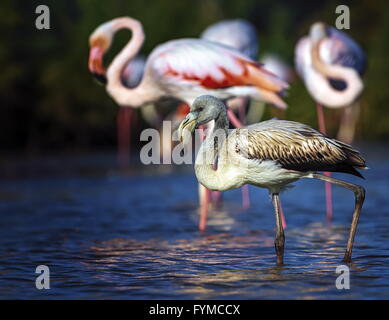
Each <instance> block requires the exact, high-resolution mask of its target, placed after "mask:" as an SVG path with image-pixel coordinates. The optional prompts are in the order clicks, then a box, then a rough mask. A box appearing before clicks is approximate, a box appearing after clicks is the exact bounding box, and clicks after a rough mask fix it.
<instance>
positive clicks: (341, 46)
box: [295, 22, 366, 221]
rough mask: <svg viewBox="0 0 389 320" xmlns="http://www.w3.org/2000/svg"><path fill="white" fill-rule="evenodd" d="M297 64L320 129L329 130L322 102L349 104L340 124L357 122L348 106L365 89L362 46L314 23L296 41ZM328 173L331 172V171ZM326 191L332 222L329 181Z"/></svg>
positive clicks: (326, 103) (328, 217)
mask: <svg viewBox="0 0 389 320" xmlns="http://www.w3.org/2000/svg"><path fill="white" fill-rule="evenodd" d="M295 64H296V69H297V72H298V73H299V75H300V76H301V78H302V79H303V80H304V83H305V86H306V87H307V90H308V92H309V93H310V94H311V96H312V97H313V98H314V100H315V101H316V102H317V104H316V107H317V116H318V123H319V130H320V131H321V132H322V133H324V134H325V133H326V126H325V118H324V111H323V105H324V106H326V107H328V108H343V107H348V108H347V109H346V110H347V111H346V112H345V114H346V117H343V123H342V124H341V125H340V127H341V128H342V127H344V126H345V125H346V124H347V123H349V124H353V125H355V122H356V119H355V117H356V116H357V110H355V112H351V113H350V111H349V110H350V107H349V106H351V105H352V104H353V103H354V102H355V101H356V100H357V99H358V97H359V95H360V94H361V92H362V90H363V81H362V79H361V75H362V74H363V73H364V71H365V68H366V57H365V54H364V52H363V50H362V49H361V47H360V46H359V45H358V44H357V43H356V42H355V41H354V40H353V39H351V38H350V37H349V36H347V35H346V34H345V33H344V32H341V31H339V30H337V29H335V28H332V27H330V26H328V25H326V24H324V23H322V22H317V23H315V24H313V25H312V26H311V29H310V33H309V36H307V37H304V38H302V39H300V41H299V42H298V43H297V45H296V49H295ZM354 107H355V106H354ZM353 109H358V107H355V108H353ZM350 116H351V117H352V116H354V119H350ZM349 132H351V135H349V136H348V138H347V139H345V140H348V141H346V142H348V143H351V141H352V138H353V136H354V128H353V129H352V130H349ZM350 140H351V141H350ZM326 174H327V175H328V176H329V175H330V173H329V172H328V173H326ZM325 190H326V208H327V220H328V221H331V220H332V215H333V210H332V190H331V185H330V184H329V183H328V182H326V189H325Z"/></svg>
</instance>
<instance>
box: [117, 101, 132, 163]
mask: <svg viewBox="0 0 389 320" xmlns="http://www.w3.org/2000/svg"><path fill="white" fill-rule="evenodd" d="M133 114H134V110H133V109H131V108H126V107H120V108H119V111H118V114H117V135H118V161H119V166H120V167H121V168H122V169H125V168H127V167H128V164H129V161H130V156H129V155H130V151H131V120H132V117H133Z"/></svg>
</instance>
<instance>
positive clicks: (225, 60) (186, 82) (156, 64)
mask: <svg viewBox="0 0 389 320" xmlns="http://www.w3.org/2000/svg"><path fill="white" fill-rule="evenodd" d="M124 28H126V29H130V30H131V31H132V38H131V40H130V41H129V43H128V44H127V45H126V46H125V47H124V48H123V49H122V50H121V51H120V53H119V54H118V55H117V56H116V57H115V58H114V59H113V61H112V63H111V64H110V66H109V67H108V69H107V72H106V74H105V69H104V67H103V56H104V54H105V52H106V51H107V50H108V49H109V47H110V45H111V41H112V37H113V35H114V34H115V33H116V32H117V31H118V30H120V29H124ZM144 37H145V36H144V32H143V28H142V25H141V23H140V22H139V21H137V20H135V19H133V18H130V17H122V18H117V19H113V20H111V21H108V22H106V23H104V24H102V25H100V26H99V27H98V28H97V29H96V30H95V31H94V32H93V33H92V35H91V36H90V38H89V42H90V47H91V50H90V58H89V67H90V71H91V72H92V74H94V75H95V76H97V77H98V78H100V79H104V78H107V80H108V81H107V85H106V89H107V92H108V93H109V95H110V96H111V97H112V98H113V99H114V100H115V101H116V102H117V103H118V104H119V105H120V106H124V107H128V106H130V107H132V108H138V107H142V106H144V105H145V104H147V103H150V102H155V101H158V100H159V99H161V98H163V97H173V98H176V99H178V100H180V101H183V102H185V103H186V104H188V105H191V104H192V103H193V101H194V99H195V98H196V97H197V96H199V95H201V94H213V95H215V96H216V97H218V98H220V99H223V100H228V99H230V98H234V97H237V96H247V97H251V98H253V99H256V100H259V101H265V102H267V103H270V104H273V105H275V106H277V107H279V108H281V109H285V108H286V104H285V102H284V101H283V100H282V99H281V97H280V94H282V93H283V91H284V90H285V89H286V88H287V87H288V85H287V83H286V82H284V81H282V80H280V79H278V78H277V76H275V75H274V74H272V73H270V72H268V71H267V70H266V69H264V68H263V67H262V66H261V65H260V64H259V63H257V62H255V61H253V60H251V59H250V58H248V57H246V56H245V55H243V54H242V53H240V52H239V51H237V50H235V49H233V48H230V47H227V46H224V45H221V44H218V43H214V42H211V41H207V40H202V39H180V40H173V41H169V42H166V43H164V44H161V45H159V46H158V47H157V48H155V49H154V50H153V51H152V52H151V53H150V55H149V56H148V58H147V61H146V66H145V70H144V75H143V78H142V80H141V82H140V84H139V85H138V86H136V87H134V88H127V87H126V86H124V85H123V83H122V79H121V74H122V70H123V68H124V67H125V66H126V65H127V63H128V62H129V61H130V60H131V59H133V58H134V57H135V56H136V54H137V53H138V52H139V50H140V49H141V46H142V44H143V41H144ZM203 209H204V210H205V208H202V210H203ZM201 217H202V218H201V219H200V225H199V228H200V230H203V229H204V228H205V223H204V222H205V221H204V218H203V217H204V214H201Z"/></svg>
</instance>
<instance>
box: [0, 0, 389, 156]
mask: <svg viewBox="0 0 389 320" xmlns="http://www.w3.org/2000/svg"><path fill="white" fill-rule="evenodd" d="M39 4H46V5H48V6H49V8H50V13H51V29H50V30H37V29H36V28H35V19H36V17H37V16H38V15H37V14H35V8H36V6H37V5H39ZM338 4H340V3H338V2H336V1H322V2H320V3H317V2H298V1H293V0H292V1H260V0H248V1H237V0H196V1H193V0H174V1H173V0H171V1H168V0H150V1H145V0H113V1H97V0H68V1H65V0H63V1H59V0H57V1H50V0H45V1H39V2H37V1H21V0H18V1H15V0H2V1H1V2H0V33H1V36H0V65H1V67H2V68H1V71H2V72H1V74H0V97H1V98H0V103H1V117H0V127H1V135H0V145H1V148H2V149H3V150H6V149H22V150H31V151H34V150H41V149H59V148H88V147H99V146H112V145H114V144H115V143H116V129H115V125H116V124H115V117H116V112H117V106H116V105H115V103H114V102H113V101H112V100H111V99H110V97H109V96H108V95H107V94H106V92H105V90H104V87H102V86H98V85H97V84H96V82H95V81H94V80H93V79H92V77H91V76H90V74H89V73H88V70H87V59H88V49H89V48H88V36H89V34H90V33H91V32H92V31H93V30H94V28H95V27H96V26H97V25H99V24H100V23H102V22H104V21H107V20H109V19H112V18H114V17H117V16H123V15H129V16H132V17H134V18H136V19H139V20H140V21H141V22H142V23H143V25H144V28H145V32H146V42H145V45H144V47H143V49H142V53H144V54H146V55H147V54H148V53H150V51H151V50H152V49H153V48H154V47H155V46H156V45H157V44H159V43H162V42H164V41H167V40H171V39H175V38H183V37H197V36H198V35H199V34H200V33H201V32H202V30H203V29H204V28H206V27H207V26H208V25H209V24H211V23H214V22H216V21H218V20H221V19H227V18H245V19H248V20H249V21H251V22H252V23H253V24H254V25H255V26H256V28H257V30H258V33H259V37H260V42H261V43H260V52H261V53H264V52H276V53H278V54H279V55H281V56H282V57H284V58H285V59H286V60H287V61H288V62H289V63H290V64H291V65H293V54H294V46H295V44H296V42H297V40H298V39H299V38H300V37H301V36H303V35H305V34H306V33H307V30H308V28H309V26H310V24H311V23H312V22H314V21H317V20H322V21H325V22H327V23H329V24H332V25H333V24H334V22H335V19H336V15H335V8H336V6H337V5H338ZM341 4H347V5H349V7H350V9H351V29H350V30H349V32H348V33H349V34H350V35H351V36H352V37H354V38H355V39H356V40H357V41H358V42H359V43H360V44H361V45H362V47H363V48H364V49H365V50H366V53H367V55H368V60H369V66H368V71H367V74H366V76H365V83H366V88H365V91H364V93H363V95H362V98H361V106H362V117H361V121H360V122H359V128H358V129H359V132H358V135H359V137H363V138H364V139H385V138H387V137H389V126H388V124H389V109H388V108H386V105H385V103H386V101H389V90H388V89H387V87H386V86H387V85H388V84H389V81H387V75H388V74H389V65H388V64H386V63H385V58H386V53H387V52H389V41H388V40H389V5H388V4H387V2H385V1H383V0H382V1H370V0H361V1H358V2H357V1H353V2H349V1H343V2H342V3H341ZM129 37H130V33H129V32H127V31H121V32H119V33H118V35H117V37H115V43H114V45H113V48H112V50H111V51H110V53H109V55H108V57H107V61H109V60H110V59H112V57H113V56H114V55H115V54H116V53H117V52H118V51H119V50H120V48H121V47H122V46H123V45H124V44H125V43H126V41H128V38H129ZM386 49H388V50H386ZM287 102H288V104H289V109H288V111H287V113H286V115H284V116H285V117H286V118H288V119H293V120H298V121H301V122H305V123H308V124H311V125H313V126H316V120H315V108H314V102H313V101H312V99H311V98H310V96H309V95H308V93H307V91H306V90H305V88H304V86H303V84H302V83H301V80H299V79H298V80H297V81H295V82H294V83H293V85H292V87H291V90H290V92H289V96H288V98H287ZM326 112H327V113H328V114H329V116H330V119H331V120H333V121H331V124H332V125H333V127H335V125H336V119H337V118H338V117H339V112H338V111H332V110H329V111H326ZM267 116H268V117H270V116H271V115H270V111H267ZM331 124H330V125H331ZM144 125H145V124H143V123H142V124H141V126H144ZM330 129H331V128H330Z"/></svg>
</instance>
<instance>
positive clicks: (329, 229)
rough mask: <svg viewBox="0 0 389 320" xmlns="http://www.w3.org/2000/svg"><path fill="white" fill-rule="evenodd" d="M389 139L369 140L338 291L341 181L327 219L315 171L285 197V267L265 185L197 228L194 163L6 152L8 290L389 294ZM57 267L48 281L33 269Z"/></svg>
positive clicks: (115, 294) (0, 226)
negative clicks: (360, 203) (345, 279)
mask: <svg viewBox="0 0 389 320" xmlns="http://www.w3.org/2000/svg"><path fill="white" fill-rule="evenodd" d="M383 150H384V148H378V147H374V148H373V147H372V148H369V149H367V148H366V147H365V148H362V151H363V153H364V155H365V157H366V158H367V160H368V165H369V167H370V168H371V169H370V170H368V171H366V172H365V176H366V180H361V179H358V178H355V177H352V176H347V175H344V174H336V175H335V176H336V177H338V178H345V179H347V180H348V181H350V182H355V183H359V184H361V185H363V186H365V188H366V189H367V197H366V202H365V205H364V208H363V211H362V214H361V219H360V223H359V227H358V232H357V236H356V240H355V247H354V252H353V263H352V265H351V270H350V274H351V278H350V289H349V290H338V289H337V288H336V286H335V280H336V278H337V276H338V274H336V272H335V270H336V267H337V266H338V265H341V264H342V261H341V260H342V258H343V254H344V249H345V244H346V240H347V236H348V230H349V225H350V221H351V214H352V210H353V205H354V198H353V194H352V193H351V192H349V191H348V190H343V189H341V188H339V187H335V188H334V191H333V192H334V210H335V215H334V221H333V223H332V224H331V225H327V224H326V223H325V208H324V203H323V202H324V185H323V183H322V182H320V181H313V180H305V181H300V182H297V183H296V184H295V187H294V188H293V189H290V190H288V191H287V192H285V193H284V194H282V195H281V200H282V203H283V207H284V211H285V215H286V219H287V229H286V234H285V236H286V249H285V265H284V266H276V265H275V253H274V245H273V237H274V214H273V210H272V206H271V203H270V198H269V196H268V194H267V191H266V190H263V189H258V188H254V187H250V195H251V207H250V208H249V209H248V210H245V211H243V210H241V207H240V202H241V193H240V190H232V191H229V192H226V193H225V194H224V206H223V208H222V209H221V210H219V211H214V212H212V213H211V214H210V219H209V223H208V229H207V231H206V232H205V233H203V234H201V233H199V232H198V230H197V223H198V213H197V184H196V180H195V177H194V175H193V169H192V168H191V167H190V166H182V167H173V166H160V167H157V166H146V167H142V166H139V165H133V166H132V167H130V168H129V169H128V170H125V171H123V170H122V171H121V170H119V169H118V168H117V165H116V159H115V156H114V155H112V154H106V155H101V154H100V155H90V156H77V157H76V156H61V157H47V158H37V159H35V158H32V159H21V158H9V159H3V160H2V163H1V171H0V175H1V177H2V180H1V182H0V215H1V218H0V298H2V299H9V298H14V299H60V298H61V299H273V298H274V299H325V298H329V299H339V298H340V299H378V298H381V299H388V298H389V268H388V265H389V251H388V249H389V241H388V238H389V232H388V230H389V219H388V211H389V196H388V191H389V170H388V167H387V166H388V160H387V159H388V158H387V157H386V156H387V155H385V154H384V153H383V152H384V151H383ZM41 264H43V265H47V266H48V267H49V268H50V289H49V290H38V289H36V287H35V278H36V277H37V276H38V275H37V274H35V268H36V267H37V266H38V265H41Z"/></svg>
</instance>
